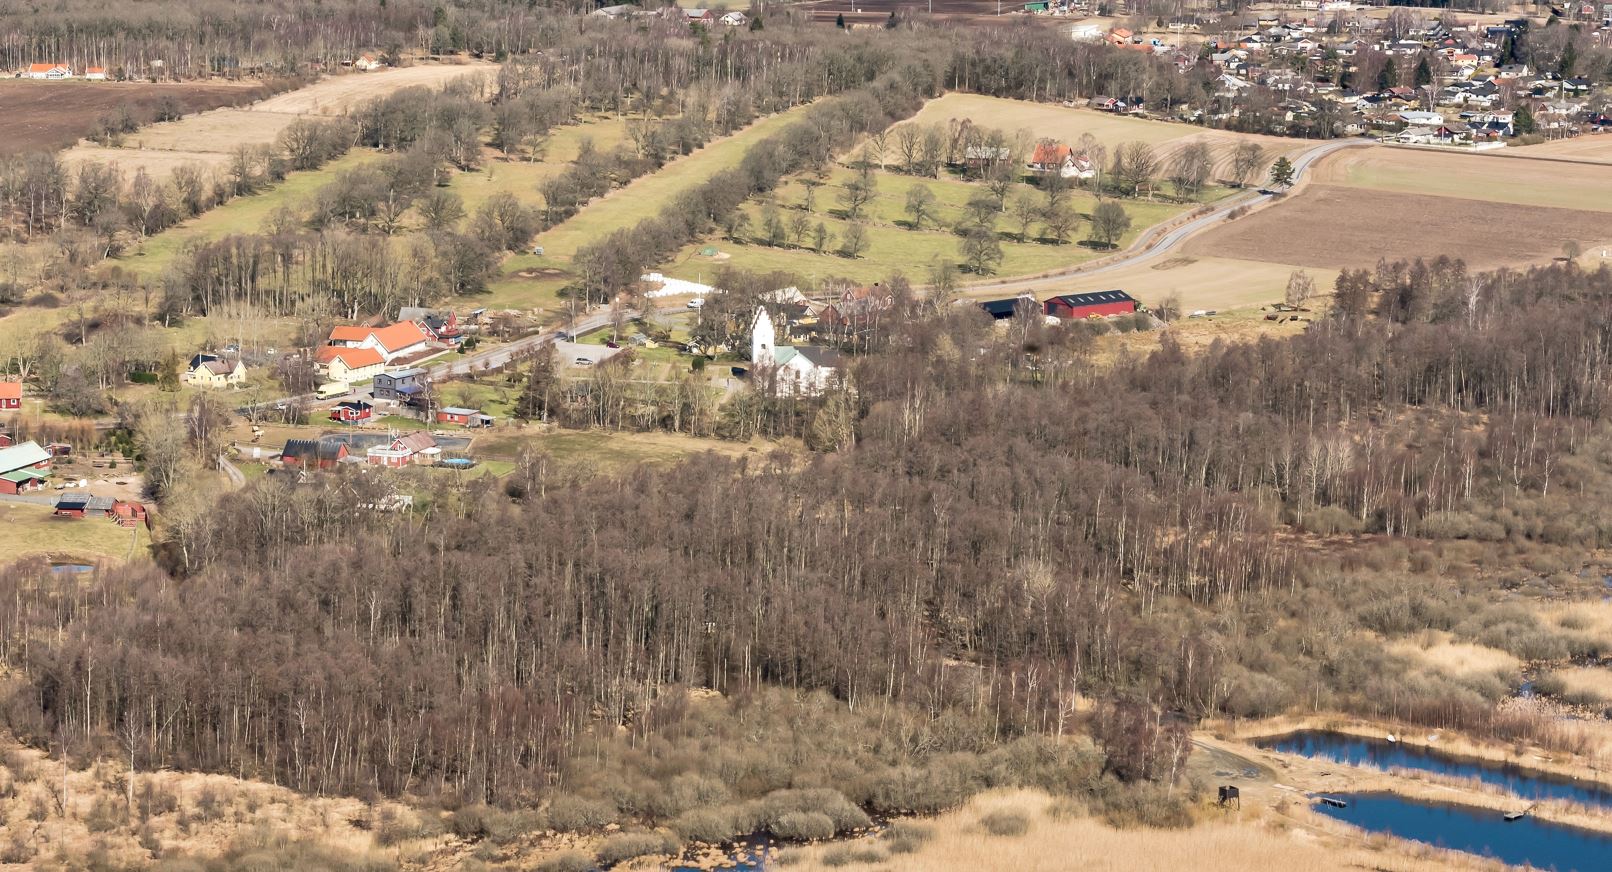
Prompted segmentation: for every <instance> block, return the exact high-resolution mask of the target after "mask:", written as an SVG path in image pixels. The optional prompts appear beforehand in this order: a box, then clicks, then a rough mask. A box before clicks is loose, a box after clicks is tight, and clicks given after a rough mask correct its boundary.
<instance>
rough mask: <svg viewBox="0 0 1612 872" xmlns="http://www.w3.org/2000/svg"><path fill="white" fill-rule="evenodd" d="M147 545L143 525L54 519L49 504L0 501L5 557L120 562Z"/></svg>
mask: <svg viewBox="0 0 1612 872" xmlns="http://www.w3.org/2000/svg"><path fill="white" fill-rule="evenodd" d="M131 543H132V544H133V552H132V553H134V554H139V553H142V552H144V550H145V548H146V547H147V546H149V545H150V544H151V537H150V534H149V533H147V531H146V529H145V528H144V527H135V528H133V529H130V528H127V527H119V526H118V525H116V524H114V523H112V522H111V521H108V520H106V519H105V518H83V519H79V520H74V519H68V518H58V517H56V516H54V515H52V514H51V508H50V507H49V506H40V505H33V504H31V503H0V554H5V555H7V557H8V559H21V558H24V557H35V556H42V557H49V558H51V559H64V560H74V561H83V562H85V563H93V562H95V561H97V560H101V559H105V560H108V561H110V562H112V563H122V562H123V561H124V560H127V559H128V558H129V557H130V556H131V551H130V546H131Z"/></svg>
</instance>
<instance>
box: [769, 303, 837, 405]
mask: <svg viewBox="0 0 1612 872" xmlns="http://www.w3.org/2000/svg"><path fill="white" fill-rule="evenodd" d="M750 364H751V367H750V368H751V372H752V378H753V379H754V380H755V381H756V382H757V383H758V384H765V383H770V384H771V385H772V387H773V390H774V391H776V392H777V393H779V394H783V395H786V396H794V395H800V396H808V397H810V396H816V395H818V394H821V393H822V392H823V391H825V390H827V389H828V387H829V385H831V384H833V383H834V382H835V381H836V380H837V379H839V378H841V377H842V372H843V370H844V369H845V359H844V357H843V356H842V355H841V354H840V353H839V352H838V351H835V350H834V349H832V348H824V347H822V346H819V345H798V346H797V345H779V344H777V334H776V332H775V331H774V330H773V326H772V316H771V315H768V314H767V309H766V307H765V306H757V307H756V318H755V321H753V322H752V323H751V326H750Z"/></svg>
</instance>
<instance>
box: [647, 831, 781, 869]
mask: <svg viewBox="0 0 1612 872" xmlns="http://www.w3.org/2000/svg"><path fill="white" fill-rule="evenodd" d="M775 844H776V843H775V842H774V841H773V840H772V837H771V836H768V835H767V834H766V833H752V834H751V835H749V836H748V837H746V838H745V839H744V840H742V841H738V842H734V843H733V844H731V845H729V846H727V848H726V849H725V850H724V851H723V853H724V854H725V855H726V857H727V862H728V863H730V864H731V865H725V866H723V867H722V869H723V870H727V872H766V870H767V869H769V868H776V867H777V864H776V863H771V864H769V863H768V862H767V851H768V849H770V848H772V847H774V846H775ZM707 868H708V867H706V866H698V865H688V864H687V862H685V863H684V864H682V865H678V864H673V865H672V866H671V872H704V870H706V869H707Z"/></svg>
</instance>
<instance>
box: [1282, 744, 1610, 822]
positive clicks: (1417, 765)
mask: <svg viewBox="0 0 1612 872" xmlns="http://www.w3.org/2000/svg"><path fill="white" fill-rule="evenodd" d="M1254 744H1256V745H1258V746H1259V747H1261V748H1264V749H1266V750H1269V751H1280V752H1282V753H1284V754H1298V755H1300V756H1302V757H1311V758H1320V759H1325V760H1334V761H1337V762H1339V763H1347V764H1350V765H1352V766H1373V767H1376V768H1378V769H1385V770H1386V769H1414V770H1417V771H1420V772H1435V773H1438V774H1440V775H1449V776H1454V777H1456V778H1475V779H1477V780H1479V781H1481V782H1483V783H1484V784H1490V785H1493V786H1495V787H1498V788H1500V789H1502V790H1505V791H1507V792H1508V793H1511V794H1513V795H1515V796H1519V797H1522V798H1524V799H1565V800H1569V801H1571V802H1578V803H1583V804H1584V805H1592V806H1602V807H1606V808H1612V787H1609V786H1607V785H1604V784H1598V783H1596V782H1593V781H1581V780H1577V779H1573V778H1568V777H1566V776H1558V775H1551V774H1548V773H1544V772H1540V771H1538V770H1533V769H1527V768H1525V767H1522V766H1517V765H1514V764H1511V763H1492V762H1489V761H1487V760H1477V759H1473V758H1470V757H1461V756H1457V755H1455V754H1449V753H1445V752H1443V751H1439V750H1437V749H1434V748H1423V747H1419V746H1414V745H1407V744H1405V743H1403V742H1388V741H1385V740H1383V739H1367V738H1363V737H1360V736H1348V735H1344V734H1342V733H1332V732H1326V731H1323V730H1306V731H1302V732H1297V733H1290V734H1288V735H1286V736H1276V737H1274V738H1270V739H1261V740H1258V741H1256V742H1255V743H1254Z"/></svg>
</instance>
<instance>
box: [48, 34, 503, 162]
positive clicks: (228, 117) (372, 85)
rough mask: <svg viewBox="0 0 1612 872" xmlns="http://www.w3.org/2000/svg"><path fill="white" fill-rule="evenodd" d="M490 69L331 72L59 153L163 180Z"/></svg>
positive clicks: (456, 67) (478, 66)
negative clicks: (236, 104)
mask: <svg viewBox="0 0 1612 872" xmlns="http://www.w3.org/2000/svg"><path fill="white" fill-rule="evenodd" d="M492 69H493V66H492V65H491V64H481V63H473V64H427V65H420V66H414V67H404V68H401V69H392V70H382V71H379V72H374V73H354V74H349V75H343V76H334V77H330V78H326V79H322V80H320V81H318V82H315V83H314V84H312V85H308V86H307V87H305V88H298V89H297V90H295V91H287V92H286V93H284V94H278V95H275V96H273V97H270V98H269V99H267V100H263V101H261V102H258V103H256V104H254V105H252V106H249V107H246V108H242V109H220V110H216V111H213V112H203V113H201V114H198V115H192V116H190V117H187V118H181V119H180V120H178V121H167V122H163V123H161V124H153V125H151V126H149V127H145V128H142V129H141V130H139V131H136V132H135V133H132V134H130V135H129V136H128V137H127V138H126V139H125V141H124V143H123V145H122V146H121V147H118V148H106V147H102V146H99V145H92V144H88V143H84V144H80V145H78V146H76V147H74V148H70V149H68V150H67V151H66V152H65V153H63V159H64V160H65V161H66V162H67V163H68V164H70V165H71V164H74V163H77V162H80V161H86V160H90V161H100V162H103V163H116V164H117V165H118V166H119V167H121V168H122V169H123V171H124V173H126V174H129V175H133V173H134V172H135V171H136V170H138V169H144V170H145V171H146V172H147V174H149V175H151V176H152V177H153V178H155V179H158V180H162V179H165V178H166V177H167V175H168V174H171V173H172V172H173V170H174V168H175V167H176V166H179V165H182V164H186V163H196V164H201V165H203V166H207V167H215V166H219V165H221V164H223V163H225V162H226V161H227V160H229V156H230V154H231V153H232V152H233V151H234V150H235V149H236V148H238V147H240V146H243V145H269V144H272V143H273V142H274V140H275V137H277V136H279V135H280V131H281V130H283V129H285V128H286V126H288V125H289V124H291V122H293V121H295V120H296V119H297V118H299V117H304V116H321V117H329V116H336V115H341V114H343V113H345V112H347V111H348V110H349V109H352V108H355V107H357V106H359V105H362V104H363V103H365V102H367V101H369V100H373V99H376V98H379V97H384V96H386V95H388V94H390V93H393V92H395V91H398V90H401V89H403V88H409V87H414V86H416V85H420V86H426V87H432V86H440V85H442V84H444V83H446V82H449V81H452V80H454V79H457V78H459V77H461V76H466V75H471V74H476V73H486V72H487V71H489V70H492Z"/></svg>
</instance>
